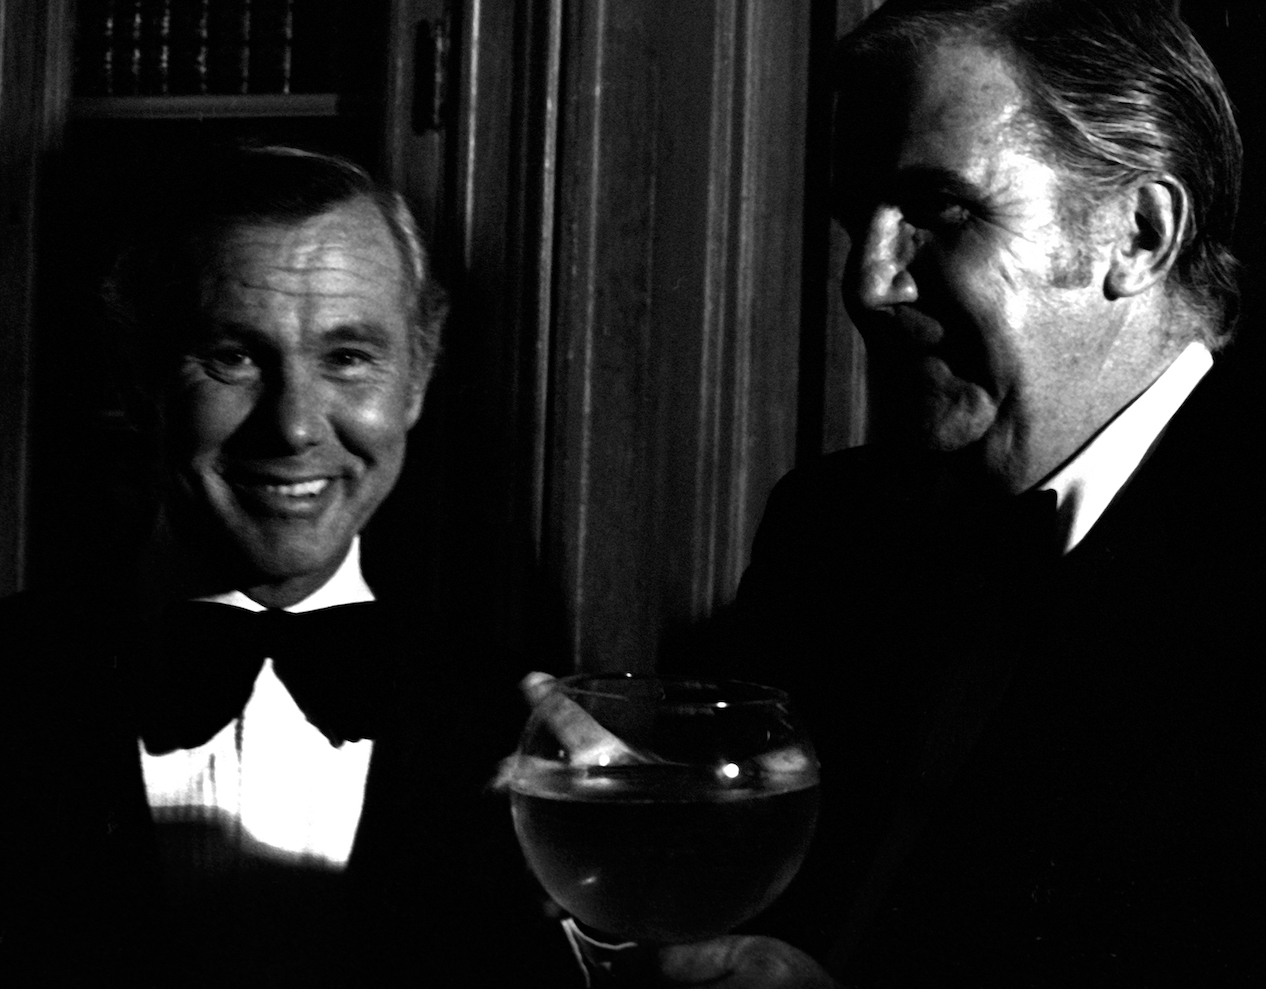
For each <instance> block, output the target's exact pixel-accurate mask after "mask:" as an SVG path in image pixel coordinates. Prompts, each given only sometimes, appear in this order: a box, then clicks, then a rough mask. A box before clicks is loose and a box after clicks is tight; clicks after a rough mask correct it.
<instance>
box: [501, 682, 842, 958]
mask: <svg viewBox="0 0 1266 989" xmlns="http://www.w3.org/2000/svg"><path fill="white" fill-rule="evenodd" d="M544 679H545V680H549V678H544ZM529 692H530V693H531V691H529ZM534 700H535V705H534V707H533V711H532V715H531V717H530V718H529V719H528V723H527V726H526V728H525V729H524V731H523V736H522V739H521V742H520V745H519V750H518V752H517V753H516V754H515V756H514V757H513V760H512V762H511V765H510V767H509V770H510V771H509V774H508V775H509V780H508V782H509V788H510V797H511V809H512V812H513V816H514V828H515V832H516V833H517V835H518V838H519V843H520V844H521V845H522V847H523V852H524V854H525V856H526V857H527V861H528V863H529V865H530V866H531V868H532V870H533V871H534V872H535V873H536V876H537V878H538V879H540V881H541V884H542V885H543V886H544V887H545V889H546V890H547V891H548V892H549V894H550V895H551V896H552V897H553V898H554V899H555V900H556V901H557V902H558V903H560V904H561V905H562V906H563V907H565V908H566V909H567V910H569V911H570V912H571V913H572V914H573V915H574V916H575V917H576V918H578V919H579V920H580V921H582V922H583V923H584V924H586V925H587V926H588V927H590V928H591V929H593V930H595V931H597V932H601V933H604V934H607V935H612V936H614V937H616V938H623V939H628V940H632V941H638V942H641V943H652V944H672V943H682V942H687V941H697V940H702V939H704V938H709V937H713V936H716V935H718V934H723V933H725V932H726V931H729V930H731V929H732V928H734V927H735V926H737V925H738V924H741V923H743V922H744V921H746V920H748V919H750V918H751V917H753V916H755V915H756V914H757V913H759V912H760V911H761V910H763V909H764V908H765V907H767V906H768V905H769V904H770V903H771V902H772V901H773V900H774V899H775V897H777V896H778V895H779V894H780V893H781V892H782V891H783V890H784V889H785V888H786V886H787V884H788V883H789V882H790V881H791V879H792V877H793V876H794V875H795V872H796V870H797V869H798V868H799V867H800V863H801V861H802V860H803V859H804V855H805V852H806V851H807V849H808V846H809V840H810V838H811V837H812V835H813V827H814V823H815V821H816V819H817V806H818V765H817V760H816V758H815V756H814V753H813V748H812V746H811V744H810V743H809V740H808V738H807V737H806V736H805V734H804V732H803V731H802V729H801V728H800V726H799V724H798V723H797V721H796V719H795V716H794V714H793V713H792V711H791V708H790V706H789V703H788V698H787V695H786V694H785V693H783V692H782V691H779V690H775V689H773V688H771V687H764V686H760V685H758V684H752V683H742V682H738V681H713V682H705V681H701V680H691V679H685V678H670V677H661V676H650V675H636V674H582V675H579V676H573V677H568V678H565V679H562V680H554V681H550V682H549V683H547V684H544V685H538V686H537V688H536V690H535V697H534Z"/></svg>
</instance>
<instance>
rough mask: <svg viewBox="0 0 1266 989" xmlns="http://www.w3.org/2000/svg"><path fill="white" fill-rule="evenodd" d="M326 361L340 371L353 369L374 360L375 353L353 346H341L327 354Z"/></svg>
mask: <svg viewBox="0 0 1266 989" xmlns="http://www.w3.org/2000/svg"><path fill="white" fill-rule="evenodd" d="M325 362H326V363H327V364H328V365H329V366H330V367H332V368H335V369H336V370H339V371H352V370H356V369H357V368H360V367H364V366H365V365H367V364H372V363H373V362H374V355H373V354H370V353H368V352H366V351H364V350H357V349H355V348H353V347H340V348H339V349H338V350H332V351H330V352H329V353H328V354H326V355H325Z"/></svg>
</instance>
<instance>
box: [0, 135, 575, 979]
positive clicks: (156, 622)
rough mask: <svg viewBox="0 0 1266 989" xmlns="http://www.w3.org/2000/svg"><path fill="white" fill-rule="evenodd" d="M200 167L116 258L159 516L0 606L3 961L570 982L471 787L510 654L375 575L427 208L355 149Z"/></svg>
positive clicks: (510, 692)
mask: <svg viewBox="0 0 1266 989" xmlns="http://www.w3.org/2000/svg"><path fill="white" fill-rule="evenodd" d="M213 164H214V167H213V168H212V169H208V170H207V174H205V175H202V176H201V177H200V179H199V180H198V181H192V182H190V183H189V184H188V188H186V189H184V191H183V194H182V195H181V196H180V197H178V198H177V199H176V200H175V202H173V203H172V204H171V207H170V209H171V212H170V213H169V214H166V215H162V216H160V217H159V220H160V222H159V223H158V225H157V229H156V230H155V231H153V233H152V236H151V237H150V238H148V239H147V242H146V244H145V246H144V248H143V249H138V250H137V251H136V252H134V253H133V254H131V255H130V256H129V257H127V258H125V259H124V262H123V263H121V264H120V266H119V268H118V270H117V272H116V275H115V277H114V279H113V293H112V294H113V300H114V303H115V309H116V310H117V312H118V314H119V315H120V317H121V323H122V324H123V326H124V327H125V328H126V330H127V331H128V335H129V336H130V339H131V342H132V350H133V352H134V360H133V363H134V364H135V366H136V367H137V369H138V373H139V376H140V378H142V379H143V381H144V383H145V385H146V387H145V388H144V389H142V390H143V392H144V393H145V394H146V395H147V396H148V397H149V399H150V400H151V402H152V408H151V413H152V414H151V416H150V419H151V420H152V422H153V424H154V425H155V426H156V427H157V432H158V439H159V447H160V451H161V472H160V473H161V484H162V494H161V499H160V508H159V512H158V517H157V519H156V521H155V524H154V526H153V531H152V533H151V535H150V537H149V539H148V540H147V541H146V543H145V545H144V546H143V547H141V548H140V550H139V552H138V553H137V555H136V558H135V559H134V560H129V561H124V560H114V561H110V565H109V569H108V570H107V571H105V572H103V573H92V572H91V571H89V570H88V568H87V567H85V573H84V574H77V575H68V577H69V579H68V581H67V585H68V586H67V588H66V590H65V591H64V592H62V593H60V594H56V595H49V594H43V595H38V594H37V595H21V596H19V597H18V598H16V599H14V600H12V601H9V602H5V603H4V605H3V606H2V607H0V627H2V628H3V636H4V641H5V642H6V644H7V645H8V646H9V647H10V648H9V649H8V652H7V655H6V661H5V665H4V667H3V671H2V673H0V676H2V677H3V682H2V683H0V702H2V703H3V708H4V710H3V717H0V724H2V725H3V732H4V734H3V738H2V742H3V764H4V777H3V781H2V782H3V787H2V789H3V792H4V793H5V797H6V800H7V801H8V803H7V805H6V806H7V809H6V813H5V815H4V821H5V823H4V832H3V840H2V841H0V868H2V869H3V872H2V873H0V905H2V907H3V914H2V915H0V925H2V926H0V967H2V971H3V973H4V976H5V979H4V981H5V984H6V985H25V984H36V985H54V984H55V985H85V984H88V983H89V982H92V983H94V984H96V983H102V984H116V983H117V984H135V983H139V984H145V985H168V984H170V985H180V986H230V985H231V986H253V985H265V984H267V985H269V986H275V985H299V984H302V985H304V986H322V985H328V986H355V985H373V986H379V985H386V984H398V983H401V982H413V981H418V980H422V979H424V978H432V979H434V980H436V984H441V985H460V984H472V985H474V984H481V985H482V984H489V985H491V984H497V985H532V984H537V983H538V982H543V983H546V984H551V981H550V972H551V967H550V966H551V965H554V964H555V963H557V964H558V965H559V966H560V967H561V968H562V969H563V970H564V971H570V969H571V961H570V958H568V957H566V947H565V942H564V941H563V939H562V936H561V934H559V933H558V932H557V930H556V925H553V924H552V923H551V922H550V921H549V920H548V919H547V918H546V917H545V916H544V915H543V913H542V912H541V910H540V909H539V906H538V901H537V900H536V898H535V896H534V895H533V892H532V891H531V888H530V887H529V886H527V879H526V874H525V870H524V869H523V868H522V865H521V861H520V858H519V855H518V851H517V849H516V848H515V847H514V840H513V836H512V834H511V832H510V829H509V825H508V821H507V820H506V817H507V815H506V811H505V808H504V807H503V806H501V805H499V804H497V803H496V802H495V801H490V800H489V798H488V797H487V796H486V795H485V794H484V792H483V791H484V784H485V781H486V780H487V779H488V778H489V777H490V776H491V774H492V772H493V770H494V769H495V766H496V763H497V761H498V759H499V758H500V757H501V756H503V755H504V754H505V752H506V751H509V750H510V749H511V748H512V747H513V744H514V734H515V727H516V725H517V724H518V723H519V722H520V721H521V717H522V715H521V712H520V711H519V706H518V700H517V698H516V697H515V694H514V689H513V684H514V682H515V679H516V677H515V676H514V675H513V673H512V671H508V670H506V671H502V670H499V669H497V668H496V667H495V666H494V665H493V663H492V659H491V658H490V657H489V656H487V655H485V654H483V653H481V652H480V650H479V648H478V646H477V642H476V639H475V636H473V635H472V634H471V633H470V631H469V630H465V629H450V628H448V623H446V621H445V620H444V618H443V616H440V615H436V614H434V613H432V612H431V611H429V610H428V609H427V608H426V606H425V602H419V601H416V600H412V599H409V598H405V599H402V598H401V597H400V596H399V595H396V596H395V597H393V596H392V595H391V594H390V588H383V587H380V586H376V587H372V588H371V585H370V583H369V582H367V580H366V577H365V576H364V574H363V573H362V570H361V563H360V561H361V539H360V535H361V532H362V530H363V529H364V528H365V526H366V524H367V523H368V522H369V520H370V519H371V517H372V516H373V515H374V513H375V512H376V510H377V509H378V507H379V506H380V505H381V504H382V502H383V500H384V499H385V498H386V497H387V495H388V493H389V492H390V491H391V490H392V488H393V486H394V485H395V484H396V481H397V479H398V477H399V476H400V471H401V468H402V465H403V461H404V456H405V446H406V439H407V437H408V434H409V430H410V429H411V427H412V426H413V425H414V423H415V422H416V421H417V420H418V417H419V414H420V413H421V409H422V402H423V397H424V394H425V391H426V386H427V383H428V380H429V378H430V375H431V373H432V370H433V369H434V366H435V362H436V357H437V350H438V345H439V330H440V324H441V322H442V320H443V316H444V296H443V293H442V291H441V290H440V289H439V287H438V285H437V284H436V282H435V278H434V275H433V272H432V270H431V265H430V261H429V259H428V257H427V254H426V252H425V250H424V249H423V246H422V242H421V239H420V237H419V235H418V231H417V228H416V226H415V224H414V221H413V219H412V217H411V216H410V214H409V210H408V209H407V207H406V206H405V204H404V202H403V201H402V200H401V198H400V197H399V196H398V195H396V194H395V193H393V192H390V191H389V190H385V189H382V188H381V187H379V186H378V185H376V184H375V183H374V182H373V181H372V180H371V179H370V177H369V176H368V175H367V174H366V173H365V172H364V171H362V170H361V169H360V168H359V167H357V166H355V165H353V164H352V163H350V162H348V161H345V160H343V159H340V158H335V157H331V156H327V155H321V154H314V153H310V152H307V151H303V150H299V149H295V148H277V147H268V148H256V149H250V150H241V151H236V152H234V153H232V154H230V155H228V156H227V157H226V158H225V159H224V160H218V159H217V160H216V161H215V162H214V163H213ZM90 485H91V479H90V478H87V479H85V491H84V495H85V497H89V496H90V495H91V492H90ZM498 688H501V689H498ZM499 705H503V706H499ZM520 884H522V886H523V888H520ZM472 942H478V947H477V948H472Z"/></svg>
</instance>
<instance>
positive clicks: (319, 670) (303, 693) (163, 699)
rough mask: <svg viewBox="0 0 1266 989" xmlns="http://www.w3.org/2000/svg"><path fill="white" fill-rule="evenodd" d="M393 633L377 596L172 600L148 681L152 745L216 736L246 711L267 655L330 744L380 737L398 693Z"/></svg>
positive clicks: (145, 693) (178, 745)
mask: <svg viewBox="0 0 1266 989" xmlns="http://www.w3.org/2000/svg"><path fill="white" fill-rule="evenodd" d="M395 638H396V637H395V635H394V628H393V626H392V624H391V622H389V621H388V620H387V613H386V609H384V608H382V606H381V605H376V604H349V605H341V606H339V607H335V608H325V609H322V610H320V611H309V612H303V613H301V614H292V613H290V612H286V611H279V610H270V611H261V612H253V611H247V610H245V609H244V608H236V607H233V606H232V605H225V604H212V603H207V602H200V601H188V602H182V603H180V604H175V605H172V606H170V607H168V608H167V610H166V611H165V612H164V615H163V621H162V629H161V634H160V642H159V647H158V651H157V655H156V656H154V658H153V663H152V665H151V667H150V669H149V670H148V671H147V672H146V675H145V680H144V686H143V690H142V697H143V698H144V710H143V713H142V735H143V737H144V740H145V747H146V749H147V750H148V751H150V752H152V753H154V754H162V753H164V752H170V751H173V750H174V749H188V748H194V747H196V746H198V745H201V744H203V743H204V742H206V741H208V740H210V739H211V738H212V737H214V736H215V734H216V733H217V732H219V731H220V729H221V728H223V727H224V726H225V725H227V724H228V723H229V722H230V721H232V720H233V719H234V718H236V717H237V716H238V715H240V714H241V713H242V709H243V708H244V707H245V706H246V702H247V701H248V700H249V699H250V696H251V691H252V690H253V689H254V685H255V679H256V677H258V676H259V671H260V668H261V667H262V666H263V662H264V660H265V659H266V658H268V659H271V660H272V661H273V669H274V671H275V672H276V674H277V678H278V679H279V680H281V682H282V683H283V684H284V685H285V687H286V689H287V690H288V691H290V695H291V696H292V697H293V698H294V700H295V703H296V704H298V705H299V708H300V710H302V711H303V713H304V715H305V716H306V717H307V719H308V720H309V721H310V722H311V723H312V724H313V725H314V726H315V727H316V728H317V729H318V730H320V732H321V733H322V734H323V735H325V737H326V738H328V739H329V740H330V743H331V744H332V745H335V746H338V745H342V744H343V742H344V741H357V740H359V739H362V738H374V737H376V736H377V734H378V731H379V728H380V718H381V717H382V713H383V709H384V707H385V706H386V705H387V704H388V703H389V702H390V698H391V695H392V683H393V676H392V670H393V668H394V665H395V664H394V663H392V662H390V659H391V657H392V656H393V655H394V653H395V650H398V649H399V645H398V642H397V641H393V640H395Z"/></svg>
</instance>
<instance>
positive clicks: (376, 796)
mask: <svg viewBox="0 0 1266 989" xmlns="http://www.w3.org/2000/svg"><path fill="white" fill-rule="evenodd" d="M124 586H126V585H125V584H120V585H118V586H116V587H113V588H111V586H110V585H106V588H105V589H106V593H105V594H104V596H103V595H102V594H101V588H98V590H97V595H98V597H101V598H102V599H101V600H99V601H98V602H96V603H86V602H85V600H84V599H83V598H82V597H66V598H62V597H59V596H52V595H44V596H34V595H19V596H18V597H16V598H13V599H10V600H9V601H6V602H3V603H0V642H3V659H2V660H0V709H2V710H0V732H2V733H3V734H2V735H0V740H2V742H3V751H2V753H0V759H2V760H3V767H0V780H2V783H3V789H2V791H0V792H3V794H4V798H3V799H4V801H5V809H4V813H3V821H4V823H3V832H2V835H0V869H2V870H3V871H2V872H0V906H2V909H3V914H2V915H0V924H2V925H3V928H2V930H0V937H2V940H0V982H3V984H5V985H27V984H30V985H88V984H94V985H96V984H120V985H154V986H166V985H180V986H199V985H208V986H209V985H220V984H232V985H256V984H259V985H264V984H267V985H270V986H278V985H300V984H302V985H304V986H308V987H312V986H323V985H329V986H359V985H367V986H369V985H374V986H378V985H394V984H403V983H408V984H416V985H432V984H433V985H436V986H455V985H498V986H534V985H549V986H560V985H562V986H565V985H567V984H570V983H569V980H574V979H575V978H576V973H575V970H574V963H573V962H572V961H571V958H570V956H569V952H568V949H567V948H566V946H565V941H564V939H563V937H562V934H561V931H560V930H559V929H558V925H557V922H555V921H551V920H550V919H549V918H547V917H546V916H545V914H544V911H543V909H542V906H541V904H542V902H543V900H542V898H541V897H540V896H539V895H538V894H537V892H536V890H535V888H534V886H533V884H532V882H531V880H530V879H529V877H528V874H527V872H526V869H525V867H524V865H523V863H522V859H521V856H520V855H519V852H518V850H517V847H516V845H515V839H514V835H513V830H512V826H511V822H510V814H509V808H508V804H507V802H506V801H505V798H504V795H499V794H495V793H492V792H491V791H490V790H489V789H488V788H487V783H488V782H489V780H490V779H491V778H492V777H493V775H494V773H495V771H496V767H497V763H498V760H499V759H500V758H502V757H504V756H506V755H508V754H509V753H510V752H511V751H512V750H513V748H514V746H515V742H516V734H517V730H518V728H519V727H520V726H521V725H522V723H523V721H524V719H525V717H526V711H525V708H524V705H523V702H522V700H521V699H519V698H517V697H515V694H516V690H515V682H516V680H515V675H514V671H512V670H509V669H506V668H502V667H501V666H499V665H498V664H497V663H495V662H494V660H493V658H492V653H491V652H490V651H484V652H481V650H480V649H479V648H478V647H477V646H476V644H475V639H474V637H473V636H472V635H470V634H467V633H463V632H460V631H455V630H449V629H446V627H445V623H444V622H443V621H442V620H440V619H439V618H438V617H437V616H434V615H429V614H427V613H426V611H425V609H422V608H418V607H407V608H406V607H395V608H392V607H391V602H388V603H387V607H388V611H389V612H391V613H392V614H394V615H395V618H394V619H393V620H394V621H395V622H396V623H397V625H398V648H397V649H396V650H394V651H393V655H392V656H390V657H388V661H389V662H391V663H392V664H393V673H392V675H393V678H394V685H395V690H394V698H393V703H392V710H390V711H389V712H388V713H387V716H386V718H385V719H384V724H385V727H384V728H383V730H382V732H381V734H380V736H379V737H378V738H376V740H375V745H374V752H373V757H372V760H371V763H370V768H369V775H368V779H367V783H366V790H365V799H364V805H363V811H362V817H361V822H360V827H359V829H358V831H357V835H356V839H355V843H354V846H353V849H352V853H351V857H350V860H349V863H348V866H347V869H346V871H345V872H344V873H341V874H339V875H338V876H335V877H331V876H324V875H318V874H315V873H301V872H298V871H296V870H286V869H284V868H282V867H280V866H279V867H278V868H277V870H276V872H275V874H273V873H268V874H265V875H262V876H260V875H257V876H255V877H253V878H254V880H256V881H255V882H253V889H254V891H255V892H254V893H253V894H252V896H251V902H249V903H246V904H243V905H242V909H243V910H244V911H247V912H246V914H245V915H244V916H241V917H236V918H234V920H235V921H236V922H237V923H236V926H231V927H230V928H229V929H228V932H227V933H228V937H229V940H230V941H231V942H232V945H233V946H232V947H231V949H229V952H228V953H229V954H231V955H236V956H239V957H233V958H231V959H226V958H223V957H219V955H221V954H222V949H220V948H218V947H217V943H218V942H217V939H216V938H215V937H212V936H211V933H212V932H211V931H209V930H208V931H205V932H203V931H201V930H199V931H195V932H194V933H193V936H192V937H189V936H188V933H189V932H188V926H189V925H188V917H187V916H182V914H181V912H180V909H179V908H178V906H176V905H175V904H173V901H172V900H171V899H170V898H169V897H168V896H167V893H166V891H165V887H164V882H163V880H164V877H163V867H162V864H161V861H160V857H159V855H158V852H157V845H156V841H155V826H154V824H153V823H152V821H151V817H150V813H149V809H148V805H147V801H146V795H145V787H144V781H143V777H142V774H141V768H140V760H139V755H138V747H137V737H138V723H137V701H136V696H137V690H136V686H137V685H136V681H135V663H134V661H133V657H132V655H131V650H132V648H133V646H132V643H133V641H134V640H135V638H136V635H135V629H134V628H133V627H131V626H132V623H133V620H132V619H131V618H130V617H129V613H130V608H129V602H128V601H127V600H126V594H124V593H122V591H121V588H122V587H124ZM370 659H371V657H366V661H369V660H370ZM252 917H259V918H265V919H266V920H267V921H268V925H269V927H270V929H271V930H272V932H273V933H272V934H271V935H270V936H271V937H281V938H285V939H288V949H287V950H286V951H285V952H283V955H285V956H288V957H289V959H290V962H289V964H288V965H287V967H286V968H284V969H282V970H269V969H268V968H267V967H266V965H265V963H264V961H263V959H264V958H266V957H268V951H267V950H266V949H267V948H268V947H269V946H260V945H252V944H251V938H252V937H253V936H254V934H253V930H252V919H251V918H252ZM224 933H225V932H220V934H221V935H223V934H224ZM261 947H263V948H264V949H265V950H264V951H263V953H262V954H260V956H259V962H258V964H256V959H255V957H254V956H253V955H252V954H251V953H252V952H253V951H255V950H256V949H257V948H261Z"/></svg>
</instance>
